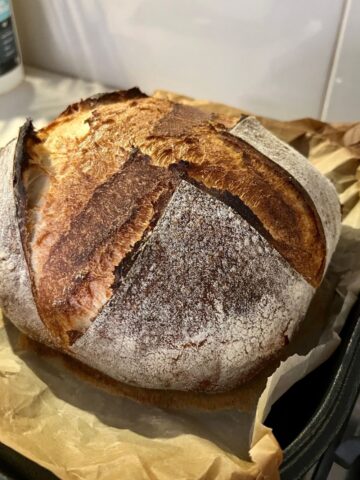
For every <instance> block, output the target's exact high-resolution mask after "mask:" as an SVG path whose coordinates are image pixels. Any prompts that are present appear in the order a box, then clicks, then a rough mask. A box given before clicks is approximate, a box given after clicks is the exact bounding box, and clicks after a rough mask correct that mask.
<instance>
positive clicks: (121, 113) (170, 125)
mask: <svg viewBox="0 0 360 480" xmlns="http://www.w3.org/2000/svg"><path fill="white" fill-rule="evenodd" d="M232 125H233V119H226V118H225V117H221V116H216V115H212V114H208V113H204V112H202V111H200V110H197V109H195V108H193V107H189V106H184V105H177V104H173V103H171V102H169V101H167V100H160V99H155V98H151V97H146V96H144V95H143V94H142V93H141V92H140V91H139V90H137V89H133V90H131V91H128V92H114V93H111V94H105V95H104V96H101V97H97V98H91V99H88V100H85V101H83V102H79V103H78V104H75V105H73V106H70V107H69V108H68V109H67V110H65V112H63V113H62V114H61V115H60V116H59V117H58V119H56V120H55V121H54V122H52V123H51V124H50V125H49V126H48V127H46V128H45V129H42V130H40V131H39V132H38V134H37V137H36V138H34V137H32V138H31V139H29V141H28V143H27V152H28V154H29V156H30V163H29V167H28V168H27V169H25V171H24V175H23V178H24V182H25V186H29V181H28V180H27V178H28V177H29V171H31V169H38V170H40V171H41V172H43V174H44V175H45V176H46V178H47V179H48V182H49V184H48V185H47V187H46V191H45V190H43V191H41V192H40V194H39V195H38V198H36V199H35V202H34V203H35V204H36V205H35V206H34V207H33V208H32V207H31V208H29V212H28V213H29V219H30V220H31V218H33V217H34V218H36V221H35V220H31V221H30V222H29V231H30V237H29V238H30V243H31V245H30V248H31V250H32V259H33V261H32V266H33V269H34V271H35V272H36V279H35V283H36V288H37V290H38V291H39V292H41V294H40V293H39V295H38V302H39V305H40V313H41V316H42V319H43V321H44V322H45V323H46V324H47V325H48V326H49V328H50V329H52V330H53V331H54V333H56V335H58V336H59V335H61V336H62V337H63V341H64V343H67V342H69V341H70V342H71V341H72V340H73V339H74V338H76V336H77V333H76V332H78V331H82V330H83V329H85V328H86V327H87V325H88V322H89V321H90V320H91V319H92V318H94V317H95V316H96V314H97V313H98V311H99V310H100V309H101V307H102V305H103V304H104V303H105V302H106V300H107V299H108V298H109V297H110V295H111V285H112V282H113V280H114V269H115V266H116V265H117V264H118V263H121V260H122V259H124V257H125V255H126V254H127V253H128V252H129V251H131V250H132V248H133V246H134V244H135V243H136V242H138V240H139V239H140V238H141V237H142V235H143V234H144V232H145V231H146V229H147V228H148V226H149V225H150V223H151V221H152V217H153V216H154V215H155V211H156V208H155V206H156V202H157V201H159V199H160V197H161V196H162V194H164V192H167V191H169V189H170V190H171V188H172V187H171V185H172V182H173V181H174V180H173V178H174V177H173V175H172V173H171V169H169V168H167V167H169V166H170V165H174V164H178V163H179V162H181V161H184V162H186V171H187V174H188V175H190V177H192V178H193V179H195V180H196V181H197V182H200V183H202V184H204V185H205V186H206V187H208V188H210V189H217V190H220V191H222V192H229V193H230V194H232V195H235V196H238V197H239V198H240V199H241V200H242V202H244V204H245V205H246V206H247V207H248V209H249V210H250V211H251V212H252V214H253V215H254V218H256V222H257V225H258V226H259V228H262V233H264V234H265V235H266V236H267V239H268V240H270V241H271V243H272V245H273V246H274V247H275V248H276V249H277V250H278V251H279V252H280V253H281V255H283V257H284V258H285V259H286V260H287V261H288V262H289V264H290V265H292V267H293V268H294V269H295V270H297V272H299V273H300V274H301V275H302V276H303V277H304V278H305V279H306V280H307V281H308V282H309V283H310V284H311V285H313V286H317V285H318V284H319V282H320V280H321V278H322V274H323V270H324V265H325V254H326V245H325V237H324V231H323V228H322V224H321V222H320V219H319V215H318V213H317V211H316V209H315V207H314V205H313V203H312V201H311V199H310V198H309V196H308V195H307V193H306V192H305V190H304V189H303V188H302V187H301V186H300V185H299V184H298V183H297V182H296V181H294V179H293V178H292V177H290V176H289V175H288V174H287V173H286V172H285V170H283V169H282V168H281V167H279V166H277V165H275V164H274V163H273V162H272V161H271V160H269V159H268V158H267V157H265V156H264V155H262V154H261V153H259V152H258V151H257V150H255V149H254V148H253V147H251V146H250V145H248V144H247V143H245V142H244V141H242V140H240V139H238V138H235V137H234V136H232V135H230V134H229V133H228V129H227V128H228V127H230V126H232ZM134 148H135V149H137V150H138V151H139V152H141V154H142V155H147V156H148V157H149V158H150V161H151V164H152V165H153V167H151V166H150V165H149V164H148V162H147V161H146V162H144V161H142V160H140V161H134V162H129V163H128V162H126V160H127V159H128V158H129V155H130V153H131V152H132V151H133V149H134ZM130 166H131V168H134V169H136V168H138V170H136V176H131V175H130V176H128V177H127V175H128V173H129V172H128V170H127V169H128V168H130ZM159 167H164V168H159ZM150 171H151V174H149V176H148V177H147V174H148V173H149V172H150ZM155 172H156V173H155ZM142 175H143V176H144V178H145V177H146V178H147V180H146V181H145V180H144V181H145V184H146V185H144V186H142V187H141V189H139V190H141V194H140V195H139V196H137V193H136V188H135V187H134V191H132V190H130V189H128V190H127V191H126V192H125V191H124V190H122V189H121V186H122V182H124V181H125V180H126V178H128V179H131V182H132V185H134V182H135V183H136V178H138V179H141V178H143V177H142ZM114 179H117V182H118V183H116V181H115V180H114ZM120 179H121V181H120ZM146 182H147V183H146ZM115 185H116V188H113V187H114V186H115ZM28 189H29V190H30V188H28ZM126 202H130V203H126ZM108 209H109V210H108ZM108 214H109V216H107V215H108ZM115 219H116V221H115ZM114 221H115V226H114V224H113V222H114ZM64 285H66V288H64ZM67 331H71V332H73V331H75V333H70V338H69V335H68V334H66V332H67Z"/></svg>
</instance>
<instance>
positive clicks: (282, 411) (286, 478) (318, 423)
mask: <svg viewBox="0 0 360 480" xmlns="http://www.w3.org/2000/svg"><path fill="white" fill-rule="evenodd" d="M359 319H360V299H358V300H357V302H356V303H355V305H354V307H353V308H352V310H351V312H350V314H349V316H348V319H347V321H346V324H345V326H344V328H343V330H342V332H341V338H342V343H341V344H340V346H339V348H338V349H337V350H336V351H335V353H334V354H333V355H332V356H331V357H330V358H329V360H327V361H326V362H325V363H323V364H322V365H321V366H320V367H318V368H317V369H316V370H314V371H313V372H312V373H310V374H309V375H307V376H306V377H305V378H304V379H302V380H301V381H300V382H297V383H296V384H295V385H294V386H293V387H292V388H291V389H290V390H289V391H288V392H287V393H286V394H285V395H283V396H282V397H281V398H280V399H279V400H278V401H277V402H276V403H275V405H274V406H273V408H272V410H271V412H270V414H269V416H268V418H267V420H266V422H265V423H266V425H267V426H269V427H271V428H273V430H274V434H275V437H276V438H277V439H278V441H279V443H280V445H281V447H282V448H283V449H284V462H283V464H282V466H281V479H282V480H300V479H302V478H303V476H304V475H305V474H306V472H308V471H309V470H310V468H311V467H312V466H313V465H314V464H315V463H316V462H318V464H317V466H316V468H315V470H314V472H313V476H312V479H313V480H326V479H327V477H328V474H329V471H330V469H331V466H332V463H333V462H334V461H336V460H337V459H338V458H336V457H335V455H334V454H335V450H336V448H337V446H338V445H339V443H340V441H341V438H342V435H343V433H344V430H345V428H346V425H347V423H348V421H349V418H350V415H351V412H352V410H353V407H354V404H355V402H356V399H357V396H358V393H359V387H360V368H359V365H360V321H359ZM290 425H291V429H290V428H289V426H290ZM359 478H360V477H359Z"/></svg>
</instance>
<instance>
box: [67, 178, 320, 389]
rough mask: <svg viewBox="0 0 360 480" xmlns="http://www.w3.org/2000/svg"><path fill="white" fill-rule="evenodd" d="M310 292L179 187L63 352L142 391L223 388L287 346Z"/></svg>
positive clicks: (241, 228) (247, 230)
mask: <svg viewBox="0 0 360 480" xmlns="http://www.w3.org/2000/svg"><path fill="white" fill-rule="evenodd" d="M313 292H314V289H313V287H311V286H310V285H309V284H308V283H307V282H306V281H305V280H304V279H303V278H302V277H301V275H299V274H298V273H297V272H296V271H295V270H293V269H292V268H291V267H290V266H289V265H288V263H287V262H286V261H285V260H284V259H283V258H282V256H281V255H280V254H279V253H278V252H277V251H276V250H275V249H274V248H273V247H272V246H271V245H270V244H269V243H268V242H267V240H265V239H264V238H263V237H262V236H261V235H260V234H259V233H258V232H257V231H256V230H255V229H254V228H252V227H251V226H250V225H249V224H248V223H247V222H246V221H245V220H244V219H243V218H242V217H241V216H239V215H238V214H237V213H235V212H234V211H233V210H232V209H231V208H230V207H228V206H227V205H224V204H223V203H222V202H221V201H219V200H218V199H216V198H213V197H212V196H210V195H209V194H207V193H205V192H203V191H201V190H199V189H198V188H196V187H195V186H193V185H191V184H189V183H188V182H185V181H182V182H181V184H180V186H179V187H178V189H177V190H176V192H175V194H174V195H173V197H172V199H171V200H170V202H169V204H168V206H167V208H166V210H165V212H164V214H163V216H162V218H161V220H160V221H159V222H158V224H157V226H156V227H155V229H154V231H153V233H152V235H151V236H150V238H149V239H148V241H147V242H146V244H145V245H144V247H143V250H142V251H141V253H140V254H139V255H138V257H137V259H136V261H135V263H134V264H133V266H132V268H131V270H130V271H129V273H128V275H127V277H126V283H124V284H122V285H120V286H119V287H118V289H117V291H116V292H115V293H114V295H113V297H112V299H111V300H110V301H109V302H108V303H107V305H106V306H105V307H104V308H103V310H102V311H101V313H100V314H99V316H98V317H97V319H96V320H95V321H94V322H93V324H92V325H91V326H90V328H89V329H88V330H87V332H86V333H85V334H84V335H83V336H82V337H81V338H79V339H78V340H77V341H76V342H75V343H74V345H73V346H72V347H71V351H72V353H73V354H74V355H76V356H77V357H78V358H80V359H81V360H82V361H83V362H84V363H86V364H88V365H90V366H92V367H95V368H97V369H98V370H100V371H102V372H104V373H106V374H108V375H110V376H111V377H113V378H115V379H118V380H121V381H125V382H128V383H133V384H136V385H140V386H143V387H149V388H150V387H152V388H168V387H171V388H175V389H180V390H188V389H192V390H208V391H216V390H222V389H226V388H231V387H234V386H235V385H236V384H237V383H239V382H241V381H244V379H246V378H247V377H248V376H249V375H251V374H252V373H254V370H256V369H257V368H259V367H260V366H263V364H264V362H266V360H267V359H268V358H270V357H273V356H274V355H276V352H277V351H279V350H280V349H281V348H282V347H283V346H284V344H285V343H287V341H288V339H289V338H288V337H290V336H291V335H292V332H293V330H294V328H295V327H296V326H297V325H298V323H299V321H300V320H301V319H302V318H303V316H304V314H305V312H306V309H307V307H308V304H309V301H310V299H311V296H312V294H313Z"/></svg>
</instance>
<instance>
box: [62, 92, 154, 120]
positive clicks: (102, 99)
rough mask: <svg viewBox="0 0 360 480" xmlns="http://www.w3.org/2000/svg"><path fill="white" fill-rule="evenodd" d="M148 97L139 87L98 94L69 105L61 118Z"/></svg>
mask: <svg viewBox="0 0 360 480" xmlns="http://www.w3.org/2000/svg"><path fill="white" fill-rule="evenodd" d="M146 97H147V95H146V94H145V93H143V92H142V91H141V90H140V89H139V88H138V87H133V88H130V89H129V90H116V91H114V92H107V93H98V94H96V95H93V96H92V97H89V98H86V99H85V100H80V102H77V103H73V104H72V105H69V106H68V107H67V108H66V109H65V110H64V111H63V112H62V113H61V114H60V116H61V117H62V116H67V115H71V114H72V113H75V112H78V111H81V110H91V109H92V108H95V107H96V106H97V105H107V104H110V103H117V102H124V101H126V100H132V99H137V98H146Z"/></svg>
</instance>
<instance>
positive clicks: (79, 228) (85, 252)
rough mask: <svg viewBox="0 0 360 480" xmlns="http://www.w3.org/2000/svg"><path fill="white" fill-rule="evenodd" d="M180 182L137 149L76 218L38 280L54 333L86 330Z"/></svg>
mask: <svg viewBox="0 0 360 480" xmlns="http://www.w3.org/2000/svg"><path fill="white" fill-rule="evenodd" d="M175 181H176V179H175V178H174V176H173V175H172V173H171V172H170V171H169V170H166V169H161V168H159V167H156V166H152V165H150V163H149V160H148V159H147V158H146V157H143V156H141V155H140V154H138V152H134V153H132V154H131V155H130V156H129V158H128V160H126V162H125V163H124V164H123V166H122V168H121V170H120V171H119V172H117V173H116V174H114V175H113V176H112V177H110V179H109V180H107V181H106V182H104V183H103V184H101V185H100V186H99V187H98V188H97V189H96V190H95V191H94V193H93V195H92V197H91V198H90V200H89V201H88V202H87V203H86V205H85V206H84V208H83V209H82V210H81V211H80V212H78V214H77V215H76V216H74V217H73V219H72V221H71V224H70V227H69V229H68V230H67V231H66V232H65V233H62V234H61V235H60V237H59V239H58V240H57V242H56V243H55V244H54V245H53V246H52V247H51V250H50V252H49V256H48V258H47V260H46V262H45V263H44V265H43V268H42V272H41V276H40V278H39V281H38V291H39V292H40V293H39V295H38V305H39V309H40V312H41V314H42V317H43V318H44V319H46V322H47V324H48V327H49V328H50V329H51V330H52V331H54V333H56V334H57V335H62V332H66V331H67V330H74V329H75V330H76V329H77V328H78V329H79V330H80V331H82V330H83V328H82V327H81V324H84V325H86V319H88V318H93V317H94V316H95V315H96V313H97V312H98V310H99V309H100V308H101V307H102V305H103V304H104V303H105V301H106V300H108V299H109V297H110V295H111V291H112V290H111V285H112V283H113V282H114V269H115V267H116V265H118V264H119V263H120V262H121V261H122V260H123V258H124V257H125V255H126V254H127V253H128V252H129V251H131V249H132V248H133V247H134V245H135V243H136V242H138V241H139V240H141V238H142V237H143V235H144V233H145V232H146V231H147V230H148V228H149V226H150V224H151V222H152V219H153V216H154V213H155V211H156V205H157V203H158V201H159V199H160V200H161V198H162V196H163V195H164V194H166V193H168V191H171V190H172V189H173V188H174V184H175ZM72 336H73V333H72ZM70 340H71V339H70Z"/></svg>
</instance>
